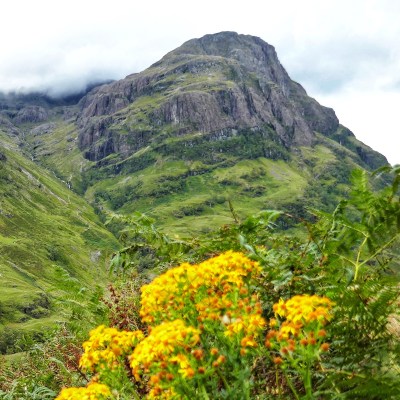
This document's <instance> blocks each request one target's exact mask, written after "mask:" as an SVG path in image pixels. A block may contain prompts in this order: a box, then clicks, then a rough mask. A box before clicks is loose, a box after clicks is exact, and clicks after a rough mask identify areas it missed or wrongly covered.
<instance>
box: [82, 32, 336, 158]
mask: <svg viewBox="0 0 400 400" xmlns="http://www.w3.org/2000/svg"><path fill="white" fill-rule="evenodd" d="M80 106H81V112H80V116H79V128H80V136H79V146H80V148H81V149H82V150H83V151H84V152H85V154H86V157H87V158H88V159H90V160H96V161H98V160H101V159H102V158H104V157H107V156H108V155H110V154H111V153H120V154H121V155H122V156H123V157H127V156H129V155H130V154H133V153H134V152H135V151H138V150H140V149H141V148H143V147H144V146H147V145H148V144H149V143H151V142H152V141H154V140H155V139H156V138H157V136H158V135H159V134H162V133H164V132H165V131H168V132H169V133H173V134H176V135H183V134H188V133H195V132H200V133H201V134H203V135H204V136H208V135H212V136H214V137H216V138H221V137H222V138H226V137H231V136H232V135H235V132H236V131H237V130H240V129H252V130H254V131H260V132H264V133H265V132H268V134H270V133H271V131H272V132H274V133H275V141H277V142H278V143H279V144H280V145H282V146H284V147H285V148H286V149H290V148H291V147H292V146H299V145H306V146H310V145H312V144H313V143H314V141H315V135H314V131H318V132H320V133H322V134H324V135H330V134H332V133H334V132H335V131H336V130H337V128H338V119H337V118H336V115H335V113H334V111H333V110H332V109H329V108H326V107H322V106H321V105H319V104H318V103H317V102H316V101H315V100H314V99H312V98H310V97H308V96H307V94H306V92H305V90H304V89H303V88H302V87H301V86H300V85H299V84H298V83H296V82H293V81H292V80H291V79H290V78H289V76H288V74H287V72H286V71H285V69H284V68H283V67H282V65H281V64H280V62H279V60H278V58H277V55H276V52H275V49H274V48H273V47H272V46H270V45H269V44H267V43H265V42H264V41H263V40H261V39H260V38H257V37H253V36H245V35H238V34H237V33H233V32H222V33H219V34H215V35H206V36H204V37H203V38H201V39H193V40H190V41H188V42H186V43H184V44H183V45H182V46H181V47H179V48H178V49H176V50H174V51H172V52H170V53H168V54H167V55H166V56H165V57H163V58H162V59H161V60H160V61H159V62H157V63H155V64H153V65H152V66H151V67H150V68H148V69H147V70H145V71H143V72H141V73H139V74H134V75H130V76H128V77H127V78H125V79H123V80H121V81H118V82H114V83H111V84H109V85H104V86H101V87H99V88H96V89H95V90H93V91H92V92H90V93H89V94H88V95H87V96H86V97H84V98H83V99H82V100H81V102H80Z"/></svg>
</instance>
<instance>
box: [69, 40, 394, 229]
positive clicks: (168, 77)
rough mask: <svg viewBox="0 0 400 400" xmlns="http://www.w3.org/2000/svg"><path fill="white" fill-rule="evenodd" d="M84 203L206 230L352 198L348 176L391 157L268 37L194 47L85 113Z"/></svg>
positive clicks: (110, 90) (101, 96)
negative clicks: (319, 96) (301, 77)
mask: <svg viewBox="0 0 400 400" xmlns="http://www.w3.org/2000/svg"><path fill="white" fill-rule="evenodd" d="M79 106H80V111H79V113H78V116H77V121H76V124H77V131H78V132H79V133H78V146H79V149H80V151H81V152H82V154H83V155H84V158H85V159H86V160H88V161H89V163H88V164H87V166H88V168H87V169H85V171H84V173H83V178H82V185H83V187H84V190H85V195H86V197H87V198H88V199H89V200H90V201H91V202H94V203H95V204H97V205H98V206H99V207H104V208H111V209H112V210H114V211H118V212H122V213H129V212H132V211H135V210H139V211H145V212H147V213H150V214H152V215H153V216H155V217H156V218H157V220H158V221H159V223H160V224H163V225H165V226H168V228H170V229H178V230H181V231H186V232H187V231H188V230H189V231H198V230H203V231H206V230H207V229H209V228H210V227H215V226H219V225H221V224H223V223H226V222H228V221H230V220H231V215H230V211H229V207H227V201H228V200H231V201H232V203H233V206H234V208H235V209H236V211H237V212H238V213H239V214H242V215H245V214H248V213H252V212H254V211H257V210H260V209H263V208H272V207H278V208H282V207H284V208H286V209H288V210H297V211H300V212H304V210H303V208H304V206H305V205H320V204H321V203H322V205H328V203H334V202H335V199H336V196H337V195H342V194H343V193H344V192H345V191H346V190H347V186H346V185H347V183H348V180H349V175H350V171H351V170H352V169H354V168H356V167H361V168H365V169H375V168H377V167H379V166H381V165H384V164H387V160H386V159H385V157H383V156H382V155H380V154H379V153H377V152H375V151H373V150H372V149H370V148H369V147H368V146H366V145H364V144H363V143H361V142H360V141H358V140H357V139H356V138H355V136H354V135H353V133H352V132H351V131H350V130H348V129H347V128H345V127H343V126H341V125H340V124H339V121H338V119H337V117H336V115H335V113H334V111H333V110H332V109H330V108H327V107H323V106H321V105H320V104H319V103H318V102H317V101H316V100H314V99H312V98H310V97H309V96H308V95H307V93H306V91H305V90H304V89H303V88H302V87H301V85H300V84H298V83H296V82H294V81H293V80H291V79H290V77H289V76H288V74H287V72H286V71H285V69H284V68H283V67H282V65H281V64H280V62H279V60H278V58H277V55H276V52H275V49H274V48H273V47H272V46H270V45H269V44H267V43H266V42H264V41H263V40H261V39H260V38H257V37H254V36H247V35H239V34H237V33H234V32H221V33H218V34H214V35H206V36H204V37H202V38H200V39H193V40H190V41H188V42H186V43H184V44H183V45H182V46H181V47H179V48H177V49H176V50H173V51H172V52H170V53H168V54H167V55H166V56H165V57H163V58H162V59H161V60H160V61H158V62H156V63H155V64H153V65H152V66H150V67H149V68H148V69H146V70H145V71H143V72H141V73H137V74H132V75H130V76H128V77H126V78H125V79H123V80H120V81H117V82H113V83H110V84H108V85H103V86H99V87H97V88H95V89H94V90H92V91H91V92H89V93H88V94H87V95H86V96H85V97H83V98H82V100H81V101H80V103H79Z"/></svg>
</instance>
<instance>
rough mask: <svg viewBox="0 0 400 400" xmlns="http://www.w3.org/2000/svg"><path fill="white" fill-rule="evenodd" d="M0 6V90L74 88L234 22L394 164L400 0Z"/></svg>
mask: <svg viewBox="0 0 400 400" xmlns="http://www.w3.org/2000/svg"><path fill="white" fill-rule="evenodd" d="M0 12H1V22H0V37H1V40H0V57H1V61H0V90H3V91H7V90H17V91H18V90H23V91H31V90H46V91H48V92H50V93H51V94H54V95H57V94H59V93H66V92H73V91H77V90H79V89H81V88H83V87H84V86H85V85H86V84H87V83H89V82H93V81H97V80H103V79H110V78H111V79H119V78H123V77H124V76H126V75H128V74H130V73H132V72H140V71H141V70H143V69H144V68H146V67H148V66H149V65H150V64H152V63H154V62H155V61H157V60H158V59H160V58H161V57H162V56H163V55H164V54H165V53H167V52H168V51H170V50H173V49H174V48H176V47H178V46H180V45H181V44H182V43H183V42H185V41H187V40H189V39H192V38H195V37H201V36H203V35H205V34H207V33H216V32H220V31H228V30H229V31H236V32H238V33H243V34H250V35H255V36H259V37H261V38H262V39H263V40H265V41H266V42H268V43H269V44H272V45H273V46H275V48H276V50H277V53H278V57H279V59H280V61H281V63H282V64H283V66H284V67H285V68H286V70H287V71H288V73H289V75H290V76H291V77H292V79H294V80H296V81H297V82H299V83H301V84H302V85H303V87H304V88H305V89H306V90H307V92H308V93H309V95H311V96H312V97H314V98H316V99H317V100H318V101H319V102H320V103H321V104H323V105H325V106H328V107H332V108H333V109H334V110H335V111H336V114H337V116H338V118H339V120H340V122H341V123H342V124H343V125H345V126H347V127H348V128H349V129H351V130H352V131H353V132H354V133H355V135H356V136H357V137H358V138H359V139H360V140H362V141H363V142H364V143H366V144H368V145H369V146H371V147H372V148H374V149H375V150H378V151H380V152H381V153H383V154H384V155H385V156H386V157H387V158H388V160H389V162H391V163H392V164H395V163H400V151H399V143H400V132H399V129H400V128H399V122H398V115H400V22H399V21H400V1H398V0H301V1H299V0H280V1H276V0H273V1H269V0H246V1H243V0H242V1H235V0H230V1H226V0H202V1H191V2H190V1H178V0H169V1H165V0H164V1H158V0H157V1H155V0H153V1H140V2H139V1H134V0H130V1H126V0H110V1H103V0H96V1H92V0H79V1H77V0H69V1H64V0H58V1H56V0H52V1H48V0H35V1H32V0H3V1H2V4H1V11H0Z"/></svg>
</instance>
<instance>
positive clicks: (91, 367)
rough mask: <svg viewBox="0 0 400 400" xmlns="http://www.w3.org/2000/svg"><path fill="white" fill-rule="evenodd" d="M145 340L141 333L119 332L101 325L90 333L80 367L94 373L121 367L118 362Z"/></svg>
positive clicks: (85, 343) (84, 344)
mask: <svg viewBox="0 0 400 400" xmlns="http://www.w3.org/2000/svg"><path fill="white" fill-rule="evenodd" d="M143 338H144V335H143V333H142V332H141V331H135V332H128V331H118V330H117V329H115V328H106V327H105V326H104V325H100V326H98V327H97V328H96V329H94V330H92V331H91V332H90V338H89V340H88V341H86V342H84V343H83V349H84V350H85V352H84V354H83V355H82V357H81V359H80V362H79V366H80V367H81V368H82V369H83V370H86V371H92V372H97V371H98V370H99V369H101V368H107V369H113V368H115V367H117V366H118V365H119V362H118V360H119V359H121V358H122V357H125V356H126V355H127V354H129V353H131V352H132V350H133V348H134V347H135V346H136V345H137V343H139V341H140V340H142V339H143Z"/></svg>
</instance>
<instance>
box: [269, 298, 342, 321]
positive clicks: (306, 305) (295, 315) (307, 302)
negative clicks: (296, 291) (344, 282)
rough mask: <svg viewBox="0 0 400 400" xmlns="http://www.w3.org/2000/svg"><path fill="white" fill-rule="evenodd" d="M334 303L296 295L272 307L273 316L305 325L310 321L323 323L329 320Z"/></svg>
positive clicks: (325, 299)
mask: <svg viewBox="0 0 400 400" xmlns="http://www.w3.org/2000/svg"><path fill="white" fill-rule="evenodd" d="M333 305H334V303H333V302H332V301H331V300H330V299H328V298H327V297H320V296H316V295H313V296H310V295H307V294H303V295H297V296H294V297H292V298H291V299H289V300H287V301H286V302H285V301H283V300H282V299H281V300H279V302H278V303H276V304H274V305H273V310H274V312H275V315H277V316H278V315H279V316H280V317H284V318H286V321H288V322H293V323H300V324H304V323H305V324H307V323H310V322H312V321H320V322H325V321H329V320H330V319H331V317H332V316H331V314H330V310H331V308H332V306H333Z"/></svg>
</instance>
